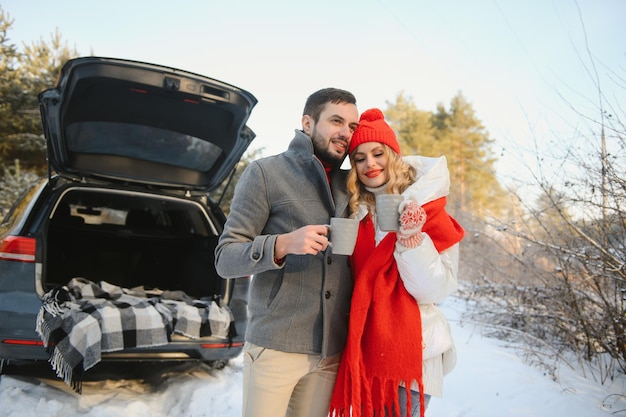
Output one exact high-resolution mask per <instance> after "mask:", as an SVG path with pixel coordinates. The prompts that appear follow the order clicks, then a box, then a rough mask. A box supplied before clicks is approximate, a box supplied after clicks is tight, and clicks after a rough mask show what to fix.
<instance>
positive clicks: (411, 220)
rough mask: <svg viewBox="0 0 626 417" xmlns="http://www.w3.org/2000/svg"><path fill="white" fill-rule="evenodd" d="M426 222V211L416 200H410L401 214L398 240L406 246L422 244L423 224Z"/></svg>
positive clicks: (412, 246)
mask: <svg viewBox="0 0 626 417" xmlns="http://www.w3.org/2000/svg"><path fill="white" fill-rule="evenodd" d="M424 223H426V212H425V211H424V209H423V208H422V207H421V206H420V205H419V204H418V203H417V202H415V201H413V200H408V201H407V202H406V204H405V205H404V208H403V210H402V214H401V215H400V229H399V230H398V231H397V232H396V236H397V239H398V242H399V243H400V244H401V245H402V246H404V247H406V248H415V247H418V246H419V245H421V243H422V240H423V239H424V237H423V236H422V226H424Z"/></svg>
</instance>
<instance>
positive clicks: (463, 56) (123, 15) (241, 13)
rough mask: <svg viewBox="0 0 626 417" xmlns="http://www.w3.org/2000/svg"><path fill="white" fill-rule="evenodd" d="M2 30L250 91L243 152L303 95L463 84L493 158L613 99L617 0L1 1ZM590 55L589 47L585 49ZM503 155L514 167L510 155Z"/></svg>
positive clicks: (279, 143)
mask: <svg viewBox="0 0 626 417" xmlns="http://www.w3.org/2000/svg"><path fill="white" fill-rule="evenodd" d="M2 8H3V9H4V11H5V13H8V14H9V16H10V18H12V19H13V21H14V22H13V26H12V28H11V30H10V31H9V38H10V41H11V42H13V43H14V44H16V45H18V46H21V45H22V44H23V43H26V44H30V43H32V42H34V41H38V40H40V39H41V40H44V41H49V40H50V39H51V37H52V34H54V33H55V32H56V31H57V30H58V32H59V33H60V34H61V36H62V39H63V40H64V41H65V42H66V44H67V46H69V47H70V48H75V49H76V50H77V51H78V52H79V54H80V55H99V56H111V57H117V58H127V59H134V60H139V61H146V62H151V63H157V64H163V65H167V66H172V67H176V68H181V69H185V70H190V71H193V72H197V73H200V74H203V75H208V76H210V77H213V78H217V79H219V80H221V81H225V82H228V83H230V84H234V85H236V86H238V87H240V88H243V89H246V90H248V91H250V92H251V93H253V94H254V95H255V96H256V97H257V99H258V100H259V103H258V105H257V106H256V108H255V110H253V113H252V116H251V118H250V120H249V123H248V124H249V126H250V127H251V128H252V129H253V130H254V131H255V132H256V134H257V138H256V140H255V141H254V142H253V145H252V148H251V149H262V153H263V155H269V154H274V153H278V152H280V151H282V150H284V149H285V148H286V147H287V145H288V143H289V141H290V140H291V138H292V137H293V131H294V129H297V128H300V119H301V114H302V108H303V106H304V102H305V100H306V97H308V95H309V94H311V93H312V92H313V91H316V90H317V89H320V88H324V87H330V86H332V87H338V88H344V89H347V90H349V91H351V92H353V93H354V94H355V96H356V97H357V105H358V107H359V110H360V111H364V110H366V109H367V108H371V107H378V108H381V109H383V110H384V109H385V108H386V107H387V106H388V103H394V102H395V101H396V98H397V96H398V95H399V94H404V95H405V96H407V97H409V98H411V99H412V100H413V102H414V103H415V105H416V106H417V108H418V109H420V110H424V111H435V110H436V108H437V105H439V104H443V105H444V106H445V107H446V108H448V107H449V104H450V101H451V99H452V98H453V97H454V96H455V95H456V94H457V93H461V94H463V96H464V97H465V98H466V99H467V100H468V101H469V102H470V103H471V104H472V106H473V108H474V110H475V112H476V117H477V118H478V119H479V120H481V121H482V123H483V125H484V127H485V129H486V131H487V132H488V134H489V135H490V137H491V138H492V139H495V141H496V142H495V144H494V148H493V151H494V153H495V154H496V155H497V156H499V157H500V163H499V166H500V167H503V168H507V167H508V168H509V171H508V173H506V174H505V175H510V174H511V167H512V166H514V165H515V164H514V162H516V161H517V162H519V161H520V154H521V153H524V152H526V151H528V150H531V149H532V148H533V146H534V145H533V142H534V141H537V142H539V143H540V144H545V146H546V147H547V149H548V152H549V151H550V150H551V149H554V148H553V143H556V145H557V146H565V145H564V143H566V142H567V143H570V142H568V141H562V140H560V138H567V137H569V136H570V135H571V134H572V132H578V131H580V129H581V126H580V125H581V122H580V117H576V116H575V112H573V111H572V109H571V108H570V107H571V106H573V107H575V108H576V109H577V111H580V112H584V113H585V114H591V115H592V116H593V117H597V116H598V115H599V112H598V110H597V108H598V88H597V87H596V81H598V82H599V84H600V88H601V89H602V92H603V93H604V94H605V96H606V97H607V98H608V99H609V100H611V101H612V102H613V103H619V102H620V101H621V102H624V100H625V99H626V89H625V88H624V79H625V78H624V71H625V70H626V53H625V51H626V43H624V39H626V25H624V24H623V21H624V18H626V1H624V0H578V1H574V0H527V1H523V2H522V1H515V0H476V1H465V0H438V1H434V0H429V1H425V0H360V1H354V0H344V1H336V0H318V1H315V2H311V1H298V0H292V1H278V0H265V1H255V0H229V1H216V0H203V1H200V0H177V1H176V2H172V1H161V0H150V1H145V0H133V1H128V0H124V1H122V0H107V1H98V0H94V1H89V2H86V1H82V0H64V1H57V2H51V1H47V0H4V1H3V2H2ZM590 56H592V57H593V58H590ZM512 163H513V164H512Z"/></svg>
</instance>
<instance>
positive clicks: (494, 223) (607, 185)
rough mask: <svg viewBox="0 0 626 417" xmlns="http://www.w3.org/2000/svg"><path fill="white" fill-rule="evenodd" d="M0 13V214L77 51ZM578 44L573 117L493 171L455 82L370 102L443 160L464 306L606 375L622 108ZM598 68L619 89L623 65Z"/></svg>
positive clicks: (618, 321) (625, 363)
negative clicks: (45, 96) (503, 169)
mask: <svg viewBox="0 0 626 417" xmlns="http://www.w3.org/2000/svg"><path fill="white" fill-rule="evenodd" d="M12 25H13V21H12V20H11V18H10V16H9V15H8V14H7V13H6V12H5V11H4V10H3V9H2V8H1V7H0V75H1V77H0V216H3V215H5V214H6V213H7V212H8V210H9V209H10V207H11V205H12V203H13V201H15V200H16V198H17V196H18V195H20V194H21V193H22V192H24V190H26V189H27V188H28V187H30V186H31V185H32V184H34V183H35V182H37V181H38V180H39V179H40V178H41V177H45V176H47V175H48V172H47V165H46V159H45V149H46V144H45V140H44V138H43V136H42V130H41V122H40V116H39V110H38V103H37V94H38V93H39V92H41V91H43V90H44V89H46V88H49V87H51V86H52V85H54V81H55V79H56V76H57V74H58V71H59V69H60V67H61V65H62V64H63V63H64V62H65V61H66V60H67V59H69V58H72V57H75V56H78V55H79V52H78V51H77V50H75V49H73V48H70V47H68V46H67V42H65V41H64V40H63V39H62V36H61V34H60V32H59V31H57V32H56V33H54V34H52V35H51V37H50V40H49V41H44V40H42V39H40V40H38V41H33V42H31V43H25V44H23V45H21V46H17V45H15V44H13V43H11V39H10V32H11V28H12ZM581 50H582V51H586V52H583V53H582V55H581V56H582V59H583V61H584V62H585V65H586V66H587V68H588V69H589V77H590V79H591V81H592V82H594V84H595V85H596V86H597V91H596V92H595V93H596V94H595V95H594V96H593V97H587V100H586V102H587V105H586V106H585V107H579V106H577V105H574V104H572V105H571V108H570V110H571V112H572V113H573V114H574V115H576V117H578V118H579V121H580V123H579V128H577V129H576V130H575V132H574V133H573V134H569V135H568V136H565V137H564V136H561V135H562V134H560V133H558V132H556V131H555V132H554V134H553V137H552V138H550V141H554V143H556V142H558V143H559V144H560V145H561V146H559V147H550V146H548V147H547V149H549V151H546V146H545V145H546V143H545V142H543V141H544V140H545V138H543V137H542V138H538V137H534V136H533V134H532V131H531V132H530V133H529V138H528V141H529V143H530V144H531V145H530V146H529V147H528V148H527V151H529V154H528V155H526V157H525V158H524V159H523V160H522V161H521V165H520V167H519V168H517V169H518V172H517V174H518V175H512V176H509V177H507V178H506V179H504V178H501V177H499V176H498V175H497V173H496V169H495V166H496V164H497V162H498V160H499V157H500V154H499V153H498V152H497V151H495V150H494V148H493V145H494V139H493V138H492V137H490V135H489V132H488V129H487V127H486V126H483V123H482V121H481V120H479V118H478V117H477V116H476V113H475V111H474V108H473V106H472V103H471V101H470V100H469V99H468V98H467V97H465V96H464V95H463V93H462V92H460V91H459V92H458V93H457V94H456V95H455V96H454V97H453V98H452V99H451V100H450V102H449V103H448V104H443V103H441V104H438V105H437V106H436V109H435V110H424V109H419V108H418V107H417V106H416V104H415V103H414V101H413V99H412V98H411V97H410V96H409V95H406V94H405V93H403V92H400V93H398V95H397V96H396V98H395V100H394V101H392V102H387V103H386V106H385V107H384V108H383V111H384V113H385V115H386V117H387V120H388V122H389V123H390V124H391V125H392V126H393V128H394V129H395V130H396V132H397V133H398V138H399V140H400V142H401V146H402V150H403V152H404V153H405V154H414V153H419V154H422V155H426V156H439V155H442V154H443V155H446V157H447V159H448V163H449V168H450V173H451V183H452V189H451V193H450V197H449V207H450V211H451V212H452V214H453V215H454V216H455V217H456V218H458V219H459V221H460V222H461V223H462V224H463V225H464V227H465V229H466V230H467V232H468V233H467V236H466V237H465V239H464V240H463V242H462V245H461V249H462V254H461V256H462V257H461V271H460V276H461V278H462V283H461V291H460V292H459V296H460V297H463V298H465V299H467V300H469V301H470V302H471V305H472V306H473V308H472V309H471V310H470V314H471V315H472V317H470V318H471V319H473V320H475V321H477V322H481V323H483V324H484V325H485V326H487V327H488V328H490V329H491V330H492V331H493V333H494V334H495V335H497V336H498V337H499V338H501V339H504V340H511V341H515V342H521V343H522V344H523V345H524V346H525V347H526V349H525V352H526V357H527V359H528V361H530V362H532V363H534V364H536V365H537V366H540V367H542V368H543V369H545V370H546V372H550V373H552V375H553V377H554V378H555V379H556V378H558V376H557V375H556V373H555V372H554V370H555V369H556V368H557V366H556V365H557V363H563V362H565V363H574V362H576V363H577V365H579V366H580V369H582V370H583V372H584V373H586V375H585V376H588V377H592V378H595V379H599V380H600V381H608V380H611V379H613V378H615V377H616V376H617V375H618V374H624V373H626V305H625V303H626V283H625V279H626V266H625V265H626V259H625V257H626V255H625V253H626V250H625V247H624V246H625V237H626V213H625V211H624V207H626V180H625V178H626V172H625V171H626V163H625V161H626V158H625V157H626V143H625V133H626V128H625V125H624V116H625V114H624V109H623V108H622V107H621V103H619V101H618V100H617V99H615V98H614V96H612V95H606V94H604V90H603V87H602V84H601V83H599V82H597V81H598V80H599V77H598V73H597V66H596V61H595V58H594V56H593V54H592V51H589V50H588V49H586V48H585V46H582V47H581ZM611 73H612V75H613V77H612V80H613V82H614V83H615V84H616V85H617V86H618V88H620V89H622V90H623V89H624V86H625V85H626V84H625V81H624V80H625V78H624V68H615V69H611ZM590 103H591V104H590ZM540 141H541V142H542V143H540ZM548 145H549V143H548ZM262 154H263V150H262V149H251V151H250V152H249V153H248V154H246V156H245V157H244V158H243V160H242V162H241V164H240V166H239V167H238V169H237V172H235V174H234V176H233V181H232V182H231V183H229V184H228V187H226V184H225V185H224V187H223V188H222V189H220V190H218V193H216V195H215V198H220V194H221V193H222V192H223V193H225V198H224V199H223V200H222V204H223V208H224V210H225V211H226V212H228V208H229V203H230V198H231V196H232V188H233V185H234V183H236V181H237V178H238V176H239V174H240V173H241V171H242V170H243V168H244V167H245V165H246V164H247V163H248V162H249V161H251V160H253V159H255V158H258V157H259V156H261V155H262ZM522 169H523V170H524V172H521V171H520V170H522ZM576 368H578V367H576Z"/></svg>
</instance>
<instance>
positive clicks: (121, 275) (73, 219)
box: [44, 188, 226, 299]
mask: <svg viewBox="0 0 626 417" xmlns="http://www.w3.org/2000/svg"><path fill="white" fill-rule="evenodd" d="M214 222H215V220H214V219H212V218H210V217H209V214H208V213H207V212H206V211H205V210H204V209H203V206H202V205H200V204H197V203H195V202H190V201H188V200H183V199H178V198H172V197H164V196H154V195H150V194H140V193H136V192H132V193H131V192H124V191H111V190H106V189H92V188H73V189H71V190H69V191H66V192H65V193H64V194H63V196H62V197H61V199H60V201H59V203H58V205H57V206H56V208H55V209H54V213H53V215H52V218H51V220H50V222H49V229H48V234H47V236H48V238H47V244H46V247H47V254H46V259H45V262H44V291H48V290H50V289H51V288H53V287H54V286H57V285H65V284H67V283H68V282H69V281H70V280H71V279H72V278H76V277H82V278H85V279H87V280H89V281H93V282H96V283H98V282H100V281H106V282H108V283H110V284H114V285H118V286H120V287H123V288H135V287H143V288H144V289H146V290H152V289H159V290H164V291H165V290H169V291H183V292H184V293H185V294H187V295H189V296H191V297H193V298H197V299H210V298H212V297H213V296H214V295H221V296H222V297H225V296H226V294H224V293H223V291H224V288H225V286H224V280H222V279H221V278H220V277H219V276H218V275H217V272H216V271H215V265H214V250H215V246H216V244H217V239H218V232H217V228H216V226H215V224H214ZM219 228H220V230H221V226H219Z"/></svg>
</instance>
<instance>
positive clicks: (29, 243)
mask: <svg viewBox="0 0 626 417" xmlns="http://www.w3.org/2000/svg"><path fill="white" fill-rule="evenodd" d="M35 242H36V240H35V239H34V238H32V237H21V236H7V237H5V238H4V239H2V242H0V259H2V260H5V261H19V262H35Z"/></svg>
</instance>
